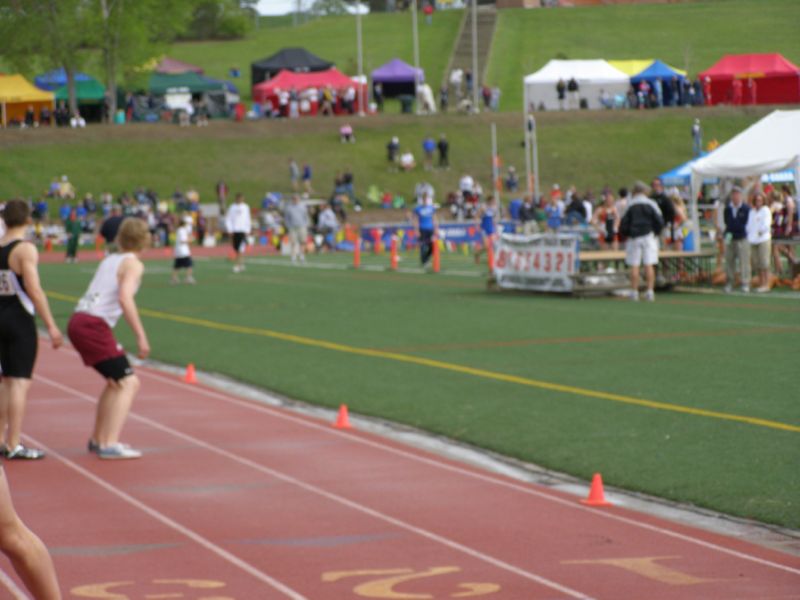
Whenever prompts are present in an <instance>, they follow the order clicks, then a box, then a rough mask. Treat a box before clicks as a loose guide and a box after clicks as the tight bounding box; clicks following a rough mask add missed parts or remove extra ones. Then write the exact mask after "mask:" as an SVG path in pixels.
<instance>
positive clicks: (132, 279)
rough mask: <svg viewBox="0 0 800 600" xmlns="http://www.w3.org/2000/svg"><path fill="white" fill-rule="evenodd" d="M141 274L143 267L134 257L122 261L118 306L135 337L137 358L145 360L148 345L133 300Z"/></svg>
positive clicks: (119, 274) (148, 348) (147, 353)
mask: <svg viewBox="0 0 800 600" xmlns="http://www.w3.org/2000/svg"><path fill="white" fill-rule="evenodd" d="M143 273H144V265H143V264H142V261H140V260H139V259H138V258H134V257H128V258H126V259H125V260H124V261H122V264H121V265H120V267H119V271H118V273H117V277H118V278H119V305H120V307H122V315H123V316H124V317H125V320H126V321H127V322H128V325H130V327H131V329H132V330H133V334H134V335H135V336H136V345H137V346H138V347H139V353H138V354H137V356H138V357H139V358H147V356H148V355H149V354H150V343H149V342H148V341H147V334H146V333H145V331H144V326H143V325H142V320H141V319H140V318H139V311H138V309H137V308H136V300H134V297H135V296H136V290H138V289H139V282H140V281H141V280H142V274H143Z"/></svg>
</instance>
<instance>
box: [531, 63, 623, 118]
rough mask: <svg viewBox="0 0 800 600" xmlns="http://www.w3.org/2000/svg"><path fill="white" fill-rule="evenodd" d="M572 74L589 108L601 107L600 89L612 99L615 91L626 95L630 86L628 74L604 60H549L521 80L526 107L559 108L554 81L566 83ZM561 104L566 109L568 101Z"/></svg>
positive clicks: (579, 93) (555, 82)
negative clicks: (560, 80) (561, 80)
mask: <svg viewBox="0 0 800 600" xmlns="http://www.w3.org/2000/svg"><path fill="white" fill-rule="evenodd" d="M573 77H574V78H575V81H577V82H578V95H579V96H580V98H581V99H585V100H586V103H587V105H588V107H589V108H592V109H598V108H602V105H601V104H600V92H601V90H605V91H606V92H608V94H609V95H610V96H611V98H614V96H616V95H618V94H623V95H624V94H626V93H627V92H628V88H629V87H630V85H631V79H630V77H629V76H628V75H626V74H625V73H623V72H622V71H620V70H619V69H617V68H615V67H612V66H611V65H610V64H609V63H608V62H607V61H605V60H551V61H550V62H548V63H547V64H546V65H545V66H543V67H542V68H541V69H539V70H538V71H536V72H535V73H531V74H530V75H527V76H526V77H525V79H524V80H523V82H524V83H523V96H524V98H525V110H526V111H527V110H529V107H530V106H531V105H533V107H534V109H537V110H538V108H539V106H540V105H544V108H545V109H547V110H558V109H559V108H561V107H560V106H559V102H558V93H557V92H556V84H557V83H558V80H559V79H563V80H564V83H567V82H568V81H569V80H570V79H572V78H573ZM567 94H569V92H567ZM564 105H565V106H564V108H567V107H568V106H569V103H568V102H565V103H564Z"/></svg>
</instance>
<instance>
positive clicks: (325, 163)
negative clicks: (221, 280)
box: [0, 108, 770, 201]
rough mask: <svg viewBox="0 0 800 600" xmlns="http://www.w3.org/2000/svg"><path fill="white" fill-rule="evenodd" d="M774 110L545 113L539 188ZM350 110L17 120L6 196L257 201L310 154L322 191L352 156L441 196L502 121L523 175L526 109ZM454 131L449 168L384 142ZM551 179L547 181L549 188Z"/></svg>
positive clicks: (378, 175) (363, 184)
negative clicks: (217, 192)
mask: <svg viewBox="0 0 800 600" xmlns="http://www.w3.org/2000/svg"><path fill="white" fill-rule="evenodd" d="M769 110H770V109H767V108H759V109H749V108H744V109H733V108H705V109H698V110H688V109H664V110H662V111H613V112H594V111H593V112H585V111H582V112H580V113H556V112H552V113H544V114H542V115H540V116H539V117H538V130H539V156H540V168H541V177H542V184H543V186H549V185H550V184H551V183H554V182H558V183H560V184H561V185H562V186H563V185H565V184H569V183H575V184H576V185H577V186H578V187H579V188H580V189H586V188H588V187H592V188H594V189H595V190H597V189H598V188H600V187H602V186H603V185H605V184H610V185H612V186H614V187H617V186H619V185H625V184H630V183H631V182H632V181H633V180H634V179H636V178H649V177H651V176H652V175H654V174H657V173H661V172H663V171H665V170H667V169H670V168H672V167H674V166H676V165H678V164H680V163H681V162H683V161H686V160H688V159H689V157H690V153H691V137H690V127H691V122H692V118H693V117H695V116H699V117H701V119H702V123H703V128H704V134H705V139H706V140H710V139H712V138H716V139H718V140H719V141H720V142H724V141H725V140H727V139H730V138H731V137H732V136H733V135H734V134H736V133H737V132H738V131H740V130H741V129H743V128H745V127H747V126H748V125H749V124H751V123H752V122H754V121H756V120H757V119H758V118H760V117H761V116H763V115H764V114H766V113H767V112H768V111H769ZM343 122H344V120H343V119H324V118H318V119H313V118H308V119H300V120H298V121H293V122H288V121H281V122H265V121H262V122H248V123H234V122H230V121H219V122H212V123H211V125H210V126H209V127H208V128H186V129H184V128H179V127H177V126H172V125H165V124H155V125H147V124H137V125H133V126H125V127H108V126H94V127H89V128H87V129H86V130H83V131H72V130H66V131H65V130H37V131H25V130H23V131H20V130H10V131H7V132H4V133H3V135H2V136H1V137H0V197H7V196H32V195H36V194H38V193H40V192H41V191H42V190H43V189H45V188H46V187H47V185H48V183H49V182H50V180H51V179H52V178H53V177H54V176H60V175H61V174H64V173H66V174H68V175H69V176H70V178H71V179H72V180H73V181H74V183H75V185H76V186H77V187H78V190H79V192H81V193H84V192H86V191H91V192H93V193H95V194H97V193H100V192H102V191H106V190H107V191H111V192H113V193H115V194H116V193H119V192H121V191H122V190H132V189H134V188H136V187H139V186H145V187H149V188H152V189H154V190H156V191H157V192H158V193H159V194H161V195H170V194H172V192H173V191H174V190H175V189H176V188H179V189H186V188H188V187H189V186H196V188H197V189H198V190H199V191H200V193H201V195H202V197H203V198H204V199H205V200H209V199H211V198H213V194H212V191H213V187H214V184H215V182H216V181H217V180H218V179H219V178H224V179H225V180H226V181H228V183H229V184H230V185H231V187H232V189H235V190H241V191H243V192H244V193H245V194H247V197H248V199H250V200H251V201H257V200H259V199H260V198H261V197H262V196H263V195H264V192H265V191H267V190H275V191H286V190H287V189H288V187H289V178H288V167H287V160H288V158H289V157H290V156H293V157H294V158H295V159H296V160H297V161H299V162H301V163H302V162H305V161H308V162H310V164H311V165H312V167H313V169H314V175H315V178H314V185H315V188H316V190H318V191H319V192H321V193H322V194H325V195H327V194H328V193H330V191H331V189H332V181H333V178H334V176H335V174H336V172H337V171H339V170H341V169H343V168H345V167H347V166H351V167H352V168H353V169H354V173H355V177H356V191H357V193H358V194H359V195H363V194H364V193H365V192H366V189H367V187H368V186H369V185H371V184H375V185H377V186H379V187H380V188H381V189H387V190H389V191H391V192H393V193H398V194H402V195H404V196H406V197H409V195H410V194H411V192H412V190H413V188H414V186H415V184H416V183H417V182H419V181H429V182H431V183H432V184H433V185H434V186H435V187H436V190H437V193H438V195H439V196H438V197H439V198H440V199H442V198H443V197H444V195H445V194H446V193H447V191H449V190H452V189H455V188H456V186H457V182H458V178H459V177H460V176H461V175H462V174H463V173H464V172H470V173H472V174H474V175H475V176H476V177H477V178H478V179H479V181H481V182H482V183H483V185H484V187H486V188H488V187H489V182H490V178H491V161H490V152H491V140H490V124H491V123H492V122H495V123H496V124H497V130H498V144H499V151H500V154H501V157H502V159H503V163H504V165H505V166H507V165H515V166H516V167H517V169H518V171H519V172H520V173H521V175H523V176H524V166H525V161H524V152H523V148H522V146H521V141H522V132H521V125H522V124H521V119H520V117H519V115H517V114H514V113H505V114H503V113H501V114H494V115H493V114H482V115H479V116H478V117H476V118H470V117H465V116H459V115H439V116H436V117H428V118H416V117H412V116H407V115H383V116H376V117H368V118H364V119H358V118H356V119H355V120H353V121H352V123H353V125H354V126H355V128H356V135H357V138H358V142H357V143H356V144H347V145H342V144H341V143H340V142H339V139H338V133H337V132H338V127H339V126H340V125H341V124H342V123H343ZM440 133H446V134H447V136H448V138H449V140H450V142H451V165H452V168H451V169H450V170H448V171H438V170H437V171H433V172H427V171H423V170H422V168H421V167H418V168H417V170H416V171H415V172H412V173H398V172H395V171H390V170H389V169H388V168H387V164H386V151H385V146H386V143H387V142H388V140H389V138H390V137H391V136H392V135H397V136H399V138H400V144H401V147H404V148H405V147H408V148H410V149H411V150H412V151H413V152H414V154H415V155H416V156H417V157H418V159H420V158H421V142H422V139H423V138H424V136H425V135H427V134H431V135H434V136H438V135H439V134H440ZM543 189H545V188H543Z"/></svg>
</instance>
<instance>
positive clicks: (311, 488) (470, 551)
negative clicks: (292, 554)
mask: <svg viewBox="0 0 800 600" xmlns="http://www.w3.org/2000/svg"><path fill="white" fill-rule="evenodd" d="M36 379H39V380H41V381H42V382H44V383H46V384H48V385H50V386H51V387H55V388H57V389H60V390H62V391H65V392H69V393H72V394H74V395H75V396H77V397H79V398H84V399H86V400H88V401H89V402H92V403H94V402H95V399H94V397H92V396H90V395H88V394H86V393H84V392H82V391H80V390H78V389H75V388H72V387H69V386H67V385H64V384H62V383H59V382H57V381H54V380H52V379H50V378H48V377H44V376H42V375H37V376H36ZM192 389H194V388H192ZM130 418H132V419H135V420H137V421H139V422H141V423H145V424H146V425H149V426H150V427H152V428H153V429H158V430H159V431H162V432H164V433H167V434H169V435H171V436H173V437H177V438H179V439H182V440H184V441H186V442H189V443H191V444H194V445H196V446H199V447H201V448H204V449H205V450H208V451H210V452H213V453H215V454H219V455H220V456H224V457H225V458H228V459H230V460H232V461H234V462H237V463H239V464H241V465H244V466H247V467H250V468H252V469H254V470H256V471H260V472H261V473H264V474H266V475H269V476H271V477H274V478H275V479H279V480H281V481H283V482H285V483H288V484H291V485H294V486H296V487H298V488H300V489H303V490H305V491H307V492H310V493H312V494H315V495H317V496H321V497H323V498H327V499H328V500H331V501H333V502H335V503H338V504H341V505H343V506H346V507H348V508H351V509H353V510H355V511H358V512H361V513H364V514H366V515H369V516H371V517H373V518H375V519H379V520H381V521H384V522H386V523H389V524H391V525H394V526H395V527H398V528H400V529H405V530H406V531H410V532H412V533H414V534H416V535H419V536H421V537H424V538H427V539H429V540H431V541H434V542H437V543H439V544H441V545H443V546H447V547H448V548H451V549H452V550H456V551H458V552H461V553H462V554H466V555H468V556H471V557H473V558H476V559H478V560H480V561H483V562H486V563H489V564H490V565H493V566H495V567H497V568H499V569H502V570H504V571H508V572H509V573H513V574H515V575H518V576H520V577H523V578H525V579H528V580H530V581H534V582H536V583H538V584H540V585H543V586H546V587H549V588H551V589H554V590H557V591H559V592H561V593H563V594H566V595H567V596H570V597H571V598H578V599H580V600H594V599H593V598H592V597H591V596H588V595H586V594H584V593H582V592H578V591H576V590H573V589H571V588H568V587H566V586H563V585H561V584H559V583H556V582H555V581H551V580H549V579H546V578H544V577H542V576H540V575H536V574H535V573H531V572H530V571H526V570H525V569H522V568H520V567H517V566H515V565H512V564H510V563H507V562H505V561H502V560H500V559H498V558H495V557H493V556H490V555H488V554H484V553H483V552H481V551H479V550H475V549H474V548H470V547H469V546H465V545H463V544H460V543H458V542H456V541H453V540H451V539H449V538H446V537H444V536H441V535H438V534H436V533H433V532H431V531H428V530H427V529H423V528H421V527H417V526H415V525H412V524H410V523H406V522H405V521H402V520H400V519H396V518H394V517H391V516H389V515H387V514H384V513H382V512H380V511H378V510H375V509H372V508H369V507H368V506H365V505H363V504H359V503H358V502H355V501H353V500H349V499H347V498H345V497H344V496H339V495H338V494H334V493H332V492H328V491H326V490H324V489H322V488H320V487H317V486H315V485H313V484H310V483H306V482H305V481H302V480H300V479H296V478H294V477H292V476H291V475H286V474H285V473H282V472H280V471H277V470H275V469H271V468H269V467H266V466H264V465H262V464H259V463H257V462H255V461H252V460H250V459H247V458H243V457H241V456H237V455H236V454H233V453H232V452H228V451H227V450H224V449H222V448H219V447H217V446H213V445H211V444H209V443H207V442H205V441H203V440H200V439H197V438H195V437H193V436H190V435H188V434H185V433H183V432H181V431H178V430H176V429H173V428H171V427H168V426H166V425H163V424H161V423H158V422H157V421H153V420H152V419H149V418H147V417H144V416H142V415H139V414H136V413H133V412H131V413H130ZM32 441H34V443H36V444H39V445H41V444H40V442H38V441H36V440H32ZM42 447H44V446H42ZM57 456H58V455H57ZM60 458H61V459H62V460H63V461H64V462H65V463H66V464H67V465H68V466H72V467H73V468H74V469H75V470H78V471H79V472H81V473H82V474H85V476H87V477H89V478H90V479H92V480H93V481H96V482H97V483H98V484H100V485H103V487H106V486H108V488H109V491H111V490H114V493H116V494H117V495H119V496H120V497H124V498H125V499H126V500H127V499H129V500H130V501H131V502H132V503H136V505H137V506H138V505H141V506H140V507H141V508H142V510H145V512H147V513H148V514H151V511H152V514H153V515H154V516H155V515H158V517H156V518H159V517H160V518H159V520H162V519H161V518H163V519H166V520H169V521H170V522H171V523H174V522H173V521H171V520H170V519H169V518H168V517H166V516H164V515H161V513H159V512H157V511H155V510H154V509H150V508H149V507H147V506H146V505H144V504H142V503H140V502H139V501H138V500H136V499H135V498H133V497H131V496H129V495H128V494H126V493H125V492H123V491H121V490H117V489H116V488H114V487H113V486H111V485H110V484H106V483H105V482H104V481H103V480H101V479H99V478H97V477H95V476H94V475H93V474H92V473H90V472H89V471H86V470H85V469H83V468H82V467H80V466H78V465H75V464H74V463H71V461H68V460H67V459H66V458H63V457H60ZM162 522H165V521H162ZM174 525H175V526H176V527H180V528H181V531H183V530H185V531H186V532H187V533H188V534H192V535H194V536H197V534H195V533H194V532H192V531H190V530H188V529H186V528H184V527H183V526H181V525H179V524H178V523H174ZM197 537H198V538H199V539H204V538H201V537H200V536H197ZM192 539H194V537H193V538H192ZM206 542H207V543H208V544H210V545H211V547H215V546H214V545H213V544H212V543H211V542H208V541H207V540H206ZM204 545H205V544H204ZM219 550H220V551H222V552H225V553H226V554H227V555H229V556H230V557H231V558H233V559H236V557H234V556H233V555H230V554H229V553H227V552H226V551H224V550H222V549H221V548H220V549H219ZM236 560H238V559H236ZM243 564H246V563H243ZM248 566H249V565H248ZM251 568H252V567H251ZM270 579H271V578H270ZM298 597H299V596H298Z"/></svg>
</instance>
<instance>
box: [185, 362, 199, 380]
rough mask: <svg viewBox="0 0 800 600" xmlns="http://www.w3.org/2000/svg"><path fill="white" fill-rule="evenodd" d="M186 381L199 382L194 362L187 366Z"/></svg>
mask: <svg viewBox="0 0 800 600" xmlns="http://www.w3.org/2000/svg"><path fill="white" fill-rule="evenodd" d="M183 380H184V381H185V382H186V383H197V375H196V374H195V372H194V363H189V364H188V365H187V366H186V375H184V376H183Z"/></svg>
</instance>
